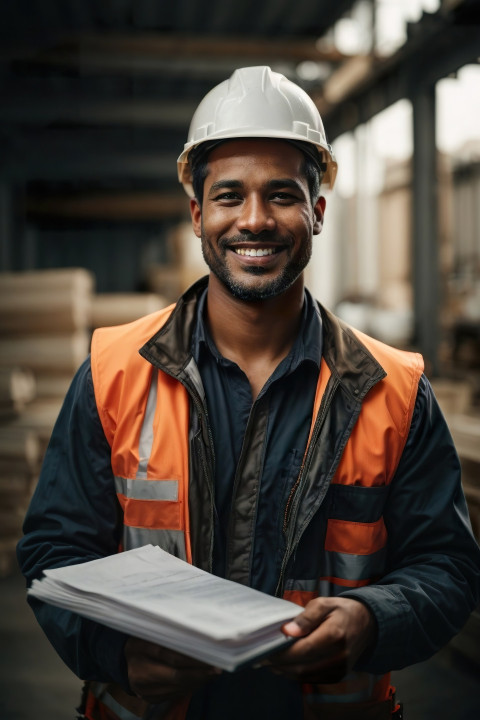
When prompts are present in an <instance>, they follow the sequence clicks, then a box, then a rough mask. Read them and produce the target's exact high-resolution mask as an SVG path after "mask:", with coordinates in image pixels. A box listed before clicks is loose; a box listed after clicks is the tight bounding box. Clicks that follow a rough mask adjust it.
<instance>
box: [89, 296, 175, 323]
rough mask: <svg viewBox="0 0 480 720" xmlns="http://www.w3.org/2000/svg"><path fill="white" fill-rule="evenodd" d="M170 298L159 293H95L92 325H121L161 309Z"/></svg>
mask: <svg viewBox="0 0 480 720" xmlns="http://www.w3.org/2000/svg"><path fill="white" fill-rule="evenodd" d="M167 305H168V300H167V299H166V298H165V297H163V296H162V295H158V294H157V293H102V294H98V295H95V296H94V298H93V306H92V327H93V328H99V327H107V326H111V325H121V324H123V323H129V322H132V321H133V320H137V319H138V318H140V317H143V316H144V315H149V314H150V313H153V312H155V311H156V310H161V309H162V308H164V307H166V306H167Z"/></svg>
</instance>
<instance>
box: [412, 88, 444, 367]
mask: <svg viewBox="0 0 480 720" xmlns="http://www.w3.org/2000/svg"><path fill="white" fill-rule="evenodd" d="M411 99H412V104H413V142H414V146H413V168H412V169H413V180H412V192H413V233H412V237H413V252H412V257H413V288H414V313H415V341H416V345H417V347H418V348H419V349H420V352H421V353H422V354H423V355H424V358H425V365H426V371H427V373H428V374H429V375H436V374H438V345H439V311H440V307H439V303H440V293H439V246H438V196H437V150H436V141H435V109H436V108H435V85H428V86H419V87H416V88H415V89H414V92H413V93H412V96H411Z"/></svg>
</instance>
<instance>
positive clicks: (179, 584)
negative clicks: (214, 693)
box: [28, 545, 303, 671]
mask: <svg viewBox="0 0 480 720" xmlns="http://www.w3.org/2000/svg"><path fill="white" fill-rule="evenodd" d="M28 594H29V595H33V596H35V597H37V598H39V599H40V600H43V601H45V602H47V603H50V604H52V605H56V606H58V607H61V608H66V609H67V610H72V611H73V612H76V613H78V614H79V615H83V616H84V617H87V618H90V619H91V620H95V621H97V622H100V623H103V624H104V625H108V626H109V627H112V628H114V629H116V630H120V631H121V632H124V633H127V634H128V635H133V636H136V637H139V638H143V639H144V640H148V641H150V642H153V643H157V644H158V645H162V646H164V647H167V648H170V649H171V650H177V651H178V652H181V653H184V654H185V655H189V656H190V657H194V658H196V659H197V660H202V661H204V662H206V663H208V664H210V665H214V666H215V667H218V668H222V669H223V670H229V671H233V670H236V669H237V668H239V667H240V666H242V665H246V664H249V663H251V662H253V661H254V660H258V659H259V658H260V657H263V656H265V655H268V654H269V653H271V652H273V651H274V650H279V649H280V648H282V647H283V646H285V645H287V644H288V643H290V642H291V639H290V638H288V637H287V636H286V635H284V634H283V632H282V631H281V626H282V625H283V624H284V623H285V622H287V621H289V620H291V619H293V618H294V617H295V616H296V615H298V614H299V613H300V612H301V611H302V609H303V608H301V607H300V606H299V605H296V604H295V603H291V602H289V601H287V600H282V599H280V598H275V597H271V596H270V595H266V594H264V593H262V592H259V591H258V590H253V589H252V588H249V587H246V586H244V585H239V584H238V583H235V582H231V581H230V580H224V579H222V578H218V577H216V576H215V575H210V574H209V573H207V572H204V571H203V570H200V569H198V568H196V567H193V566H192V565H189V564H188V563H186V562H184V561H183V560H179V559H178V558H175V557H173V556H172V555H169V554H168V553H166V552H165V551H164V550H161V549H160V548H159V547H154V546H153V545H146V546H145V547H142V548H137V549H135V550H129V551H127V552H123V553H119V554H118V555H112V556H110V557H106V558H101V559H100V560H92V561H90V562H86V563H81V564H80V565H70V566H68V567H62V568H55V569H52V570H46V571H45V577H43V578H42V579H41V580H34V581H33V584H32V587H31V588H30V589H29V591H28Z"/></svg>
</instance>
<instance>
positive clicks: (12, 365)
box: [0, 268, 167, 577]
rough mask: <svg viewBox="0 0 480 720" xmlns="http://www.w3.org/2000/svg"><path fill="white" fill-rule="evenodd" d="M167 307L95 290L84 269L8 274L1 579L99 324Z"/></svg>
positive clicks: (2, 376)
mask: <svg viewBox="0 0 480 720" xmlns="http://www.w3.org/2000/svg"><path fill="white" fill-rule="evenodd" d="M166 305H167V301H166V300H165V298H163V297H160V296H159V295H156V294H154V293H149V294H138V293H114V294H98V295H96V294H95V293H94V276H93V275H92V273H90V272H89V271H87V270H85V269H83V268H73V269H61V270H43V271H32V272H22V273H0V346H1V348H0V577H1V576H2V575H5V574H8V573H9V572H10V571H11V570H12V569H13V568H14V567H15V546H16V543H17V541H18V539H19V538H20V536H21V527H22V522H23V517H24V514H25V510H26V508H27V506H28V502H29V500H30V497H31V494H32V492H33V489H34V488H35V485H36V481H37V478H38V473H39V470H40V467H41V463H42V460H43V456H44V454H45V450H46V448H47V445H48V441H49V439H50V435H51V432H52V429H53V426H54V424H55V421H56V419H57V417H58V413H59V411H60V408H61V405H62V402H63V399H64V397H65V395H66V393H67V391H68V388H69V385H70V383H71V380H72V377H73V375H74V373H75V371H76V370H77V368H78V367H79V365H80V364H81V363H82V362H83V360H84V359H85V358H86V356H87V354H88V352H89V348H90V340H91V331H92V329H94V328H96V327H101V326H106V325H118V324H120V323H125V322H131V321H132V320H136V319H137V318H139V317H141V316H142V315H146V314H148V313H151V312H154V311H156V310H159V309H161V308H163V307H165V306H166Z"/></svg>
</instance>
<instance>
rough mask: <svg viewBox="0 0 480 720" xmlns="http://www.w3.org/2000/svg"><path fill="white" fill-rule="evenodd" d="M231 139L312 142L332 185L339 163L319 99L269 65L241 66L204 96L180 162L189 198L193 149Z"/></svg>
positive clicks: (326, 182)
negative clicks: (316, 101)
mask: <svg viewBox="0 0 480 720" xmlns="http://www.w3.org/2000/svg"><path fill="white" fill-rule="evenodd" d="M230 138H278V139H280V140H289V141H291V142H294V143H298V142H303V143H307V147H308V144H310V145H311V146H313V147H315V148H316V149H317V151H318V153H319V161H320V162H321V163H323V164H324V165H325V166H326V169H325V173H324V175H323V179H322V183H324V184H327V185H328V186H329V187H330V188H332V187H333V184H334V182H335V176H336V174H337V163H336V161H335V157H334V155H333V151H332V148H331V146H330V145H329V144H328V143H327V139H326V136H325V130H324V128H323V122H322V118H321V117H320V113H319V112H318V110H317V108H316V106H315V103H314V102H313V100H312V99H311V97H310V96H309V95H307V93H306V92H305V91H304V90H302V88H300V87H299V86H298V85H296V84H295V83H293V82H291V81H290V80H288V79H287V78H286V77H285V76H284V75H281V74H280V73H276V72H272V70H271V69H270V68H269V67H266V66H259V67H246V68H239V69H238V70H235V72H234V73H233V75H232V76H231V78H229V79H228V80H225V81H224V82H222V83H220V84H219V85H217V86H216V87H214V88H213V90H210V92H209V93H208V94H207V95H205V97H204V98H203V100H202V101H201V103H200V105H199V106H198V108H197V110H196V111H195V114H194V116H193V118H192V122H191V123H190V129H189V131H188V141H187V142H186V143H185V146H184V149H183V152H182V154H181V155H180V157H179V158H178V161H177V167H178V179H179V180H180V182H181V183H182V184H183V187H184V188H185V190H186V192H187V194H188V195H190V197H193V188H192V177H191V167H190V163H189V156H190V153H191V151H192V150H193V149H194V148H197V147H198V146H199V145H201V144H202V143H205V142H212V141H213V142H215V141H217V142H221V141H222V140H228V139H230Z"/></svg>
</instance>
